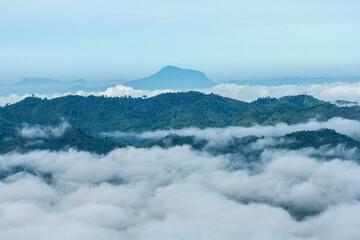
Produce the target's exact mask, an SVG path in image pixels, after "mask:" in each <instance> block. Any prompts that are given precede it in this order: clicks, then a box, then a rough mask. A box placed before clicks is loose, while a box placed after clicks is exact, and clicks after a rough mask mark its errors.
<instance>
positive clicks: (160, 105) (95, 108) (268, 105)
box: [0, 91, 360, 134]
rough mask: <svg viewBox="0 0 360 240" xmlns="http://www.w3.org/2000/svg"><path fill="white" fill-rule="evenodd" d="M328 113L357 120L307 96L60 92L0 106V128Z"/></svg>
mask: <svg viewBox="0 0 360 240" xmlns="http://www.w3.org/2000/svg"><path fill="white" fill-rule="evenodd" d="M332 117H343V118H347V119H358V120H360V107H358V106H353V107H338V106H337V105H335V104H331V103H329V102H325V101H321V100H318V99H316V98H314V97H312V96H309V95H298V96H287V97H282V98H279V99H275V98H259V99H258V100H256V101H254V102H251V103H247V102H242V101H238V100H234V99H231V98H226V97H221V96H218V95H215V94H203V93H200V92H194V91H190V92H178V93H165V94H160V95H157V96H155V97H151V98H132V97H114V98H109V97H95V96H88V97H83V96H73V95H71V96H65V97H60V98H55V99H40V98H36V97H28V98H26V99H24V100H23V101H20V102H18V103H16V104H12V105H7V106H5V107H1V108H0V132H6V131H8V130H11V129H13V128H16V127H18V126H20V125H21V124H23V123H29V124H41V125H56V124H59V123H60V122H62V121H63V120H66V121H67V122H68V123H69V124H71V126H73V127H75V128H77V129H80V130H82V131H84V132H87V133H90V134H94V133H99V132H108V131H122V132H126V131H132V132H142V131H151V130H159V129H179V128H185V127H191V126H196V127H199V128H206V127H227V126H251V125H254V124H259V125H274V124H276V123H279V122H284V123H288V124H296V123H303V122H306V121H308V120H309V119H313V118H316V119H318V120H327V119H330V118H332Z"/></svg>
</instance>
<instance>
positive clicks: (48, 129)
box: [18, 121, 70, 139]
mask: <svg viewBox="0 0 360 240" xmlns="http://www.w3.org/2000/svg"><path fill="white" fill-rule="evenodd" d="M69 127H70V124H68V123H67V122H65V121H64V122H62V123H60V124H59V126H57V127H52V126H45V127H44V126H41V125H34V126H32V125H29V124H24V125H23V126H22V128H20V129H18V132H19V135H20V136H21V137H23V138H29V139H33V138H49V137H61V136H62V135H64V133H65V131H66V129H68V128H69Z"/></svg>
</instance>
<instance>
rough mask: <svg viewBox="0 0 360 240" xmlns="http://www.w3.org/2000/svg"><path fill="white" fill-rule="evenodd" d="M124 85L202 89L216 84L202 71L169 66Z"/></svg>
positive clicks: (146, 87)
mask: <svg viewBox="0 0 360 240" xmlns="http://www.w3.org/2000/svg"><path fill="white" fill-rule="evenodd" d="M124 85H126V86H129V87H132V88H135V89H148V90H155V89H187V90H189V89H200V88H208V87H212V86H214V85H216V84H215V83H214V82H212V81H210V80H209V79H208V78H207V77H206V75H205V74H204V73H202V72H199V71H195V70H192V69H181V68H178V67H174V66H167V67H164V68H163V69H161V70H160V71H159V72H157V73H155V74H154V75H152V76H150V77H146V78H142V79H139V80H133V81H129V82H126V83H125V84H124Z"/></svg>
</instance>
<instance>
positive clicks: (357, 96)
mask: <svg viewBox="0 0 360 240" xmlns="http://www.w3.org/2000/svg"><path fill="white" fill-rule="evenodd" d="M194 90H196V91H200V92H203V93H215V94H218V95H220V96H224V97H230V98H234V99H237V100H241V101H246V102H250V101H254V100H256V99H257V98H259V97H268V96H270V97H276V98H279V97H283V96H288V95H298V94H305V93H306V94H309V95H313V96H314V97H316V98H319V99H321V100H326V101H335V100H347V101H355V102H360V82H357V83H341V82H338V83H324V84H306V85H280V86H250V85H236V84H228V83H225V84H218V85H216V86H214V87H211V88H206V89H194ZM178 91H179V90H176V89H162V90H135V89H133V88H131V87H126V86H123V85H116V86H115V87H110V88H108V89H106V90H105V91H101V92H84V91H78V92H76V93H74V94H76V95H81V96H88V95H94V96H102V95H104V96H108V97H122V96H132V97H143V96H144V95H145V96H147V97H152V96H156V95H158V94H161V93H167V92H178ZM70 94H72V93H57V94H52V95H44V94H35V96H37V97H41V98H45V97H46V98H55V97H60V96H65V95H70ZM29 96H31V95H30V94H25V95H23V96H19V95H16V94H10V95H9V96H0V106H5V105H6V104H12V103H15V102H18V101H21V100H22V99H24V98H26V97H29Z"/></svg>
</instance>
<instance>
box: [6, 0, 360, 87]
mask: <svg viewBox="0 0 360 240" xmlns="http://www.w3.org/2000/svg"><path fill="white" fill-rule="evenodd" d="M359 12H360V2H359V1H357V0H347V1H340V0H327V1H325V0H314V1H300V0H292V1H288V0H273V1H265V0H254V1H242V0H241V1H239V0H226V1H216V0H206V1H205V0H191V1H190V0H181V1H180V0H174V1H165V0H153V1H145V0H132V1H123V0H101V1H100V0H91V1H85V0H61V1H58V0H11V1H5V0H3V1H0V66H1V71H0V84H6V83H11V82H16V81H19V80H21V79H22V78H23V77H49V78H54V79H59V80H76V79H79V78H84V79H87V80H110V79H127V80H130V79H137V78H140V77H145V76H148V75H150V74H153V73H155V72H156V71H158V70H159V69H160V68H162V67H164V66H166V65H175V66H179V67H182V68H192V69H197V70H200V71H203V72H204V73H206V74H207V76H208V77H209V78H210V79H212V80H214V81H217V82H221V81H226V80H243V79H268V78H281V77H319V76H325V77H351V76H359V75H360V45H359V42H360V31H359V29H360V15H359Z"/></svg>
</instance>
